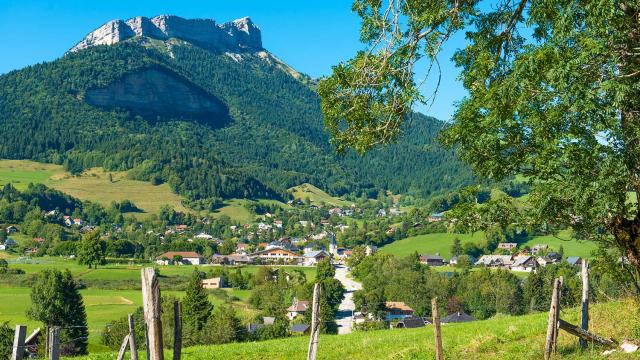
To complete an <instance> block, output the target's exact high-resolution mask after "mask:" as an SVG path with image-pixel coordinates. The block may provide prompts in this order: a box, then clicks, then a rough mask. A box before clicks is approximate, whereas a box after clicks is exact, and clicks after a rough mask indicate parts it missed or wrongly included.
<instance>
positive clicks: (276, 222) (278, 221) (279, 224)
mask: <svg viewBox="0 0 640 360" xmlns="http://www.w3.org/2000/svg"><path fill="white" fill-rule="evenodd" d="M273 225H275V226H276V227H277V228H278V229H282V220H275V221H274V222H273Z"/></svg>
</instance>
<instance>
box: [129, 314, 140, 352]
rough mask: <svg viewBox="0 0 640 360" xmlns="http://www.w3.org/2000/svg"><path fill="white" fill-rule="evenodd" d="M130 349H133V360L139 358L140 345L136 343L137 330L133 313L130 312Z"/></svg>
mask: <svg viewBox="0 0 640 360" xmlns="http://www.w3.org/2000/svg"><path fill="white" fill-rule="evenodd" d="M128 320H129V351H131V360H138V347H137V345H136V331H135V329H136V328H135V324H134V322H133V314H129V317H128Z"/></svg>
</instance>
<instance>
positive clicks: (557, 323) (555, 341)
mask: <svg viewBox="0 0 640 360" xmlns="http://www.w3.org/2000/svg"><path fill="white" fill-rule="evenodd" d="M563 283H564V277H562V276H560V277H559V278H558V299H557V300H556V317H555V323H554V324H555V328H554V329H553V343H552V344H551V345H552V348H553V353H554V354H555V353H556V350H557V347H558V334H559V333H560V301H561V300H562V284H563Z"/></svg>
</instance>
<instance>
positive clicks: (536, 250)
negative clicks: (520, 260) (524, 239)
mask: <svg viewBox="0 0 640 360" xmlns="http://www.w3.org/2000/svg"><path fill="white" fill-rule="evenodd" d="M548 249H549V245H547V244H536V245H534V246H533V247H532V248H531V253H532V254H533V255H538V253H539V252H540V251H546V250H548Z"/></svg>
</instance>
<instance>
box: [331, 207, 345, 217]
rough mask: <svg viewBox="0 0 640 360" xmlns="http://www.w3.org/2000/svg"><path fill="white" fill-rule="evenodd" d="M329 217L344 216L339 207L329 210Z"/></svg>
mask: <svg viewBox="0 0 640 360" xmlns="http://www.w3.org/2000/svg"><path fill="white" fill-rule="evenodd" d="M329 215H338V216H342V209H340V208H339V207H334V208H331V209H329Z"/></svg>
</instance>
